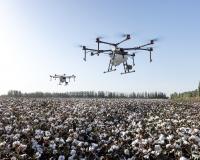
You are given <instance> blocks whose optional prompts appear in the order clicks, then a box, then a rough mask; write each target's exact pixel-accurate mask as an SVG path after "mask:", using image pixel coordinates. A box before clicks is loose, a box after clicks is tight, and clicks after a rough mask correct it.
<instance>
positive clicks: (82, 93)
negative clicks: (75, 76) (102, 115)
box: [7, 90, 167, 99]
mask: <svg viewBox="0 0 200 160" xmlns="http://www.w3.org/2000/svg"><path fill="white" fill-rule="evenodd" d="M7 96H9V97H32V98H46V97H55V98H145V99H166V98H167V96H166V94H165V93H162V92H151V93H148V92H143V93H135V92H132V93H130V94H125V93H118V92H104V91H98V92H94V91H78V92H65V93H43V92H34V93H21V91H15V90H11V91H9V92H8V94H7Z"/></svg>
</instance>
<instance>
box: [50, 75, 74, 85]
mask: <svg viewBox="0 0 200 160" xmlns="http://www.w3.org/2000/svg"><path fill="white" fill-rule="evenodd" d="M50 78H51V79H50V80H52V78H54V79H55V80H56V79H57V78H58V79H59V85H61V84H62V83H65V85H68V83H69V82H70V79H71V78H73V79H74V81H75V78H76V76H75V75H71V76H66V75H65V74H63V75H57V74H55V75H53V76H52V75H50ZM67 79H69V82H67Z"/></svg>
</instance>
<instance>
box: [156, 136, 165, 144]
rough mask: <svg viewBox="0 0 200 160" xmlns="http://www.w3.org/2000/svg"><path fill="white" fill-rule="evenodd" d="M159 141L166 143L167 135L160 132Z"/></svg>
mask: <svg viewBox="0 0 200 160" xmlns="http://www.w3.org/2000/svg"><path fill="white" fill-rule="evenodd" d="M158 143H160V144H164V143H165V136H164V135H163V134H160V136H159V139H158Z"/></svg>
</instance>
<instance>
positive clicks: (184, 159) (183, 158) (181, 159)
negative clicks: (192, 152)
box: [179, 156, 189, 160]
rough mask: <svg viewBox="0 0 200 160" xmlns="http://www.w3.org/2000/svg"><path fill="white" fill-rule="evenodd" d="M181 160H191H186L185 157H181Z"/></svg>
mask: <svg viewBox="0 0 200 160" xmlns="http://www.w3.org/2000/svg"><path fill="white" fill-rule="evenodd" d="M179 160H189V159H187V158H185V157H183V156H182V157H180V159H179Z"/></svg>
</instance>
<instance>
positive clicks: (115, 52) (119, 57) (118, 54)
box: [81, 34, 157, 74]
mask: <svg viewBox="0 0 200 160" xmlns="http://www.w3.org/2000/svg"><path fill="white" fill-rule="evenodd" d="M123 37H125V39H123V40H122V41H120V42H118V43H110V42H105V41H102V40H100V37H97V38H96V43H97V49H91V48H87V47H86V46H81V47H82V50H83V51H84V58H83V59H84V60H85V61H86V54H87V53H90V54H91V56H93V55H98V56H99V54H101V53H103V54H107V55H109V56H110V62H109V66H108V70H107V71H105V72H104V73H107V72H112V71H115V70H116V68H114V69H113V67H116V66H118V65H120V64H123V67H124V72H123V73H121V74H126V73H131V72H135V70H134V69H133V67H134V66H135V62H134V57H135V54H136V52H135V51H148V52H149V54H150V62H152V57H151V53H152V51H153V48H152V47H148V46H151V45H153V44H154V42H155V41H157V39H152V40H150V42H149V43H146V44H144V45H140V46H136V47H132V48H124V47H119V45H120V44H121V43H123V42H125V41H127V40H129V39H131V36H130V34H124V35H123ZM100 43H101V44H107V45H110V46H112V47H113V49H105V50H104V49H103V50H102V49H99V44H100ZM130 51H133V52H132V53H129V52H130ZM129 58H131V59H132V64H128V59H129Z"/></svg>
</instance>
